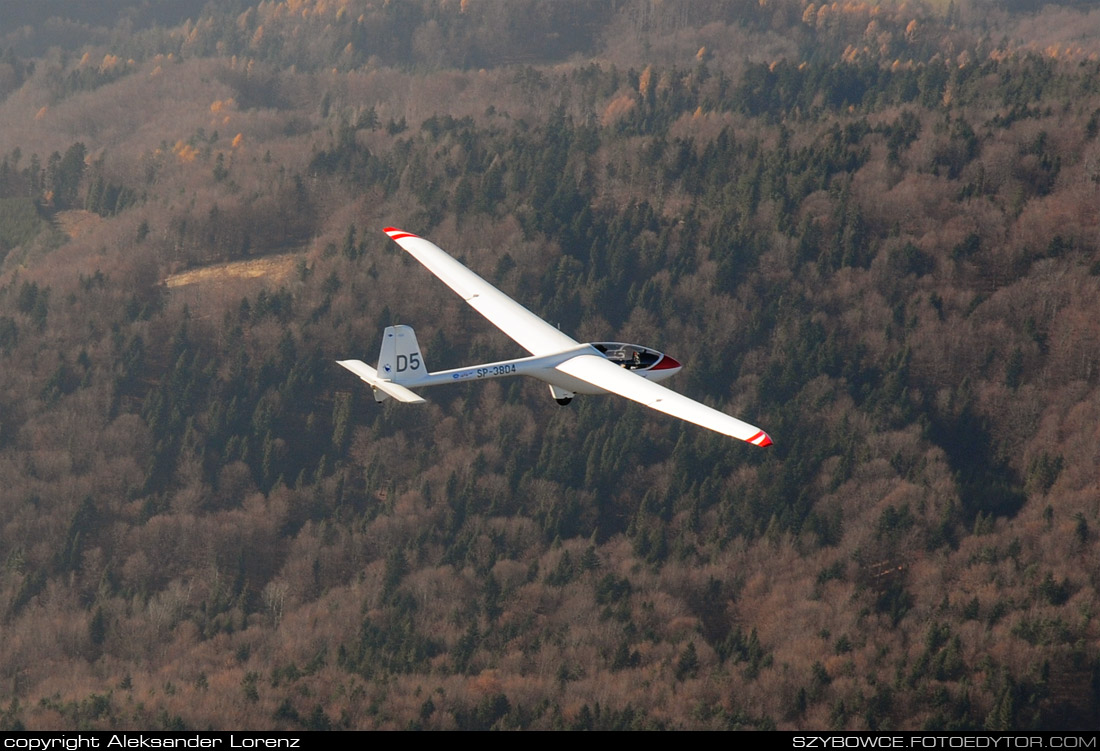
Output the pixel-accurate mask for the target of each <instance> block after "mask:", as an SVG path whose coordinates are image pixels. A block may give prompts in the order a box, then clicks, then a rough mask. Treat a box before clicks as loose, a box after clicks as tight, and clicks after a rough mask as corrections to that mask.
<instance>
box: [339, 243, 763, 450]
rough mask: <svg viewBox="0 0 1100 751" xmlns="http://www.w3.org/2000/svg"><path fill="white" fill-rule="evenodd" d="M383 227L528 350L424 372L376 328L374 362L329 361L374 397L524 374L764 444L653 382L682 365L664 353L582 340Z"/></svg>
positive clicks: (742, 426)
mask: <svg viewBox="0 0 1100 751" xmlns="http://www.w3.org/2000/svg"><path fill="white" fill-rule="evenodd" d="M385 232H386V234H387V235H389V236H390V238H391V239H392V240H393V241H394V242H396V243H397V244H398V245H400V246H401V247H402V248H403V249H404V250H406V251H407V252H408V253H409V255H411V256H412V257H413V258H415V259H416V260H417V261H420V263H422V264H423V265H424V266H425V267H426V268H427V269H428V271H430V272H432V273H433V274H435V275H436V276H437V277H439V279H440V280H441V281H442V282H443V283H444V284H446V285H447V286H448V287H450V288H451V289H453V290H454V291H455V292H457V293H458V294H459V295H460V296H461V297H462V299H463V300H465V301H466V302H468V303H469V304H470V305H471V306H472V307H473V308H474V309H475V310H476V311H477V312H478V313H481V314H482V315H483V316H485V317H486V318H487V319H489V321H490V322H491V323H492V324H494V325H495V326H497V327H498V328H499V329H500V330H501V331H503V332H504V333H505V334H507V335H508V336H509V337H511V338H512V339H513V340H514V341H515V342H516V343H517V344H519V345H520V346H521V347H523V348H524V349H526V350H527V351H528V352H530V353H531V356H530V357H521V358H519V359H516V360H503V361H501V362H492V363H486V364H484V365H471V366H468V367H465V368H454V369H452V370H442V371H439V372H437V373H429V372H428V368H427V366H426V365H425V364H424V356H423V355H422V354H421V353H420V345H419V344H417V341H416V334H415V333H414V332H413V330H412V328H411V327H409V326H388V327H386V330H385V332H383V335H382V350H381V352H380V353H379V355H378V367H377V368H372V367H371V366H370V365H367V364H366V363H365V362H363V361H361V360H337V362H338V363H339V364H340V365H342V366H343V367H345V368H347V369H348V370H350V371H351V372H352V373H355V374H356V375H357V376H359V378H360V379H362V380H363V381H365V382H366V383H368V384H370V387H371V389H372V390H373V392H374V398H375V400H376V401H379V402H381V401H383V400H385V399H387V398H392V399H396V400H397V401H400V402H410V403H419V402H423V401H424V400H423V399H422V398H421V397H420V396H419V395H418V394H416V393H415V392H414V391H412V389H413V388H424V387H427V386H439V385H441V384H444V383H459V382H462V381H473V380H481V379H485V378H502V377H504V376H516V375H525V376H531V377H533V378H537V379H539V380H540V381H545V382H546V383H547V384H549V386H550V394H551V395H552V396H553V397H554V399H555V400H556V401H557V402H558V404H562V405H565V404H568V403H569V402H570V401H571V400H572V399H573V396H574V395H576V394H607V393H611V394H618V395H619V396H622V397H626V398H627V399H630V400H631V401H635V402H638V403H639V404H643V405H645V406H646V407H649V408H650V409H655V410H657V411H658V412H664V413H665V414H666V415H671V416H672V417H677V418H679V419H681V420H686V421H687V422H691V423H695V424H696V425H701V426H703V427H704V428H708V429H710V430H714V431H717V432H718V433H722V434H724V435H728V436H732V437H733V438H738V439H740V440H742V441H746V442H748V443H751V444H753V445H755V446H770V445H771V443H772V440H771V438H770V437H768V434H767V433H765V432H764V431H763V430H761V429H760V428H757V427H755V426H753V425H749V424H748V423H747V422H743V421H741V420H738V419H737V418H736V417H732V416H730V415H727V414H725V413H723V412H719V411H718V410H716V409H711V408H710V407H708V406H706V405H705V404H701V403H699V402H697V401H695V400H694V399H689V398H688V397H686V396H684V395H682V394H678V393H676V392H675V391H671V390H670V389H667V388H665V387H664V386H660V385H658V384H657V383H656V382H657V381H662V380H664V379H665V378H668V377H669V376H671V375H675V374H676V373H678V372H680V369H681V367H682V366H681V364H680V363H679V362H678V361H677V360H674V359H673V358H671V357H669V356H668V355H666V354H663V353H661V352H658V351H657V350H655V349H650V348H649V347H642V346H640V345H637V344H624V343H622V342H590V343H587V344H582V343H581V342H578V341H576V340H575V339H572V338H570V337H568V336H566V335H565V334H563V333H562V332H561V331H560V330H559V329H557V328H555V327H553V326H551V325H550V324H549V323H547V322H546V321H544V320H542V319H541V318H539V317H538V316H536V315H535V314H534V313H532V312H531V311H529V310H527V308H525V307H523V306H522V305H520V304H519V303H517V302H516V301H515V300H513V299H512V298H510V297H508V296H507V295H506V294H504V293H503V292H501V291H500V290H498V289H497V288H496V287H494V286H493V285H491V284H489V283H488V282H487V281H485V280H484V279H482V278H481V277H480V276H478V275H477V274H475V273H474V272H473V271H470V270H469V269H468V268H466V267H465V266H463V265H462V264H461V263H459V262H458V261H456V260H455V259H454V258H452V257H451V256H450V255H448V254H447V253H446V252H444V251H443V250H442V249H441V248H439V247H437V246H436V245H434V244H433V243H431V242H428V241H427V240H425V239H424V238H422V237H417V236H416V235H414V234H412V233H410V232H404V231H402V230H399V229H395V228H393V227H387V228H386V230H385Z"/></svg>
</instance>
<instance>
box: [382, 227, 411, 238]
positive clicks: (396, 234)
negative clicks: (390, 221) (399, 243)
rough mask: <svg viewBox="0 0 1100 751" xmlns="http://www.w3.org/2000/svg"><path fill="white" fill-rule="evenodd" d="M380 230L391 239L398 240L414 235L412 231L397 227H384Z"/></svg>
mask: <svg viewBox="0 0 1100 751" xmlns="http://www.w3.org/2000/svg"><path fill="white" fill-rule="evenodd" d="M382 231H383V232H385V233H386V234H387V235H389V236H390V239H391V240H400V239H401V238H403V237H416V235H414V234H413V233H412V232H406V231H405V230H401V229H397V227H386V228H385V229H383V230H382Z"/></svg>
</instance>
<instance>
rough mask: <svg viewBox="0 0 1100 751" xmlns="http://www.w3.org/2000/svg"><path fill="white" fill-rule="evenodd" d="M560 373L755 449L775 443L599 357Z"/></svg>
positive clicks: (567, 365) (571, 363)
mask: <svg viewBox="0 0 1100 751" xmlns="http://www.w3.org/2000/svg"><path fill="white" fill-rule="evenodd" d="M557 370H560V371H561V372H563V373H566V374H568V375H571V376H573V377H574V378H578V379H580V380H582V381H584V382H585V383H591V384H592V385H593V386H598V387H599V388H601V389H604V390H605V391H609V392H611V393H612V394H618V395H619V396H622V397H626V398H627V399H630V400H631V401H635V402H638V404H643V405H645V406H646V407H649V408H650V409H655V410H657V411H658V412H664V413H665V414H666V415H671V416H672V417H678V418H679V419H681V420H686V421H687V422H692V423H695V424H696V425H701V426H703V427H704V428H709V429H710V430H713V431H715V432H717V433H722V434H724V435H728V436H731V437H733V438H738V439H740V440H742V441H747V442H748V443H751V444H753V445H755V446H770V445H771V443H772V439H771V438H769V437H768V434H767V433H765V432H764V431H763V430H761V429H760V428H758V427H756V426H754V425H749V424H748V423H747V422H744V421H742V420H738V419H737V418H736V417H733V416H731V415H727V414H726V413H724V412H719V411H718V410H716V409H712V408H711V407H708V406H707V405H705V404H703V403H702V402H697V401H695V400H694V399H691V398H689V397H686V396H684V395H683V394H679V393H677V392H675V391H673V390H672V389H666V388H665V387H664V386H661V385H660V384H656V383H653V382H652V381H649V380H646V379H645V378H642V377H641V376H639V375H636V374H634V373H631V372H630V371H629V370H626V369H625V368H621V367H619V366H618V365H616V364H615V363H613V362H611V361H610V360H606V359H604V358H602V357H599V356H597V355H578V356H577V357H574V358H572V359H569V360H566V361H565V362H563V363H561V364H559V365H558V366H557Z"/></svg>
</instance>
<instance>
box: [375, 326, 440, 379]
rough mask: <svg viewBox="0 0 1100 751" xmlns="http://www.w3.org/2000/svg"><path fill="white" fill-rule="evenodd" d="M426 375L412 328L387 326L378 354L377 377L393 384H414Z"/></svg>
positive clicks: (422, 357)
mask: <svg viewBox="0 0 1100 751" xmlns="http://www.w3.org/2000/svg"><path fill="white" fill-rule="evenodd" d="M427 373H428V369H427V367H426V366H425V365H424V356H423V355H421V354H420V345H419V344H417V342H416V333H415V332H414V331H413V330H412V327H411V326H387V327H386V330H385V331H384V332H383V333H382V351H381V352H379V353H378V376H379V377H380V378H383V379H385V380H387V381H393V382H394V383H415V382H417V381H419V380H420V379H421V378H423V377H424V376H425V375H427Z"/></svg>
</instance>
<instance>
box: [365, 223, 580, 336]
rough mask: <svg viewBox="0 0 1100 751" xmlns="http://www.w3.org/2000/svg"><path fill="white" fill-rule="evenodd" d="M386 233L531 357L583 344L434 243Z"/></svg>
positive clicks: (406, 234) (390, 230)
mask: <svg viewBox="0 0 1100 751" xmlns="http://www.w3.org/2000/svg"><path fill="white" fill-rule="evenodd" d="M385 233H386V234H387V235H389V236H390V239H392V240H393V241H394V242H396V243H397V244H398V245H400V246H401V247H402V248H404V249H405V250H406V251H408V253H409V255H411V256H412V257H413V258H415V259H416V260H418V261H420V263H422V264H424V266H425V267H427V269H428V271H430V272H432V273H433V274H435V275H436V276H437V277H439V279H440V280H441V281H442V282H443V283H444V284H446V285H447V286H448V287H450V288H451V289H453V290H454V291H455V292H457V293H458V294H459V295H461V297H462V299H463V300H465V301H466V302H468V303H469V304H470V305H471V306H472V307H473V308H474V310H476V311H477V312H478V313H481V315H483V316H485V317H486V318H488V319H489V321H490V322H491V323H492V324H493V325H494V326H496V327H497V328H499V329H500V330H501V331H503V332H504V333H505V334H507V335H508V336H509V337H511V338H512V340H513V341H515V342H516V343H517V344H518V345H519V346H521V347H523V348H524V349H525V350H527V351H528V352H530V353H531V354H532V355H552V354H555V353H557V352H561V351H563V350H567V349H574V348H576V347H578V346H580V342H578V341H576V340H575V339H572V338H571V337H568V336H566V335H565V334H563V333H562V332H561V331H559V330H558V329H556V328H554V327H553V326H551V325H550V324H549V323H547V322H546V321H544V320H542V319H541V318H539V317H538V316H537V315H535V314H534V313H532V312H531V311H529V310H528V309H527V308H525V307H523V306H522V305H520V304H519V303H518V302H516V301H515V300H513V299H512V298H510V297H508V295H506V294H504V293H503V292H501V291H500V290H499V289H497V288H496V287H494V286H493V285H491V284H489V282H487V281H485V280H484V279H482V278H481V277H480V276H478V275H477V274H475V273H474V272H472V271H470V270H469V269H468V268H466V267H465V266H463V265H462V264H461V263H459V262H458V261H456V260H455V259H454V258H452V257H451V256H450V255H448V254H447V253H446V252H444V251H443V250H442V249H441V248H440V247H439V246H437V245H436V244H435V243H432V242H429V241H427V240H425V239H424V238H423V237H418V236H417V235H414V234H412V233H411V232H405V231H403V230H399V229H397V228H395V227H386V229H385Z"/></svg>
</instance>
